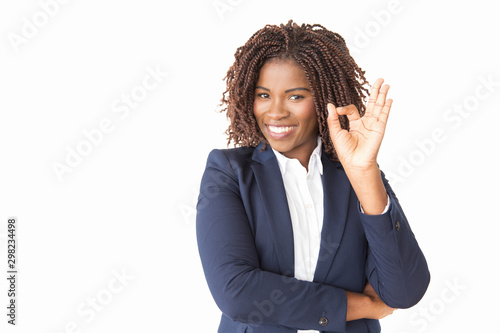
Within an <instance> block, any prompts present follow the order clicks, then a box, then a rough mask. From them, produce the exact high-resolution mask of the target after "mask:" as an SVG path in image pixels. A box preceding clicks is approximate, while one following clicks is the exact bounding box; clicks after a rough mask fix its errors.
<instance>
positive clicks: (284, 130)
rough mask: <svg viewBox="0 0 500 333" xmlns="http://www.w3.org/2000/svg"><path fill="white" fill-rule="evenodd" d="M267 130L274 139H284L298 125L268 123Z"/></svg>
mask: <svg viewBox="0 0 500 333" xmlns="http://www.w3.org/2000/svg"><path fill="white" fill-rule="evenodd" d="M266 127H267V132H268V133H269V135H270V136H271V137H272V138H273V139H276V140H278V139H283V138H286V137H287V136H289V135H290V134H292V133H293V131H294V130H295V129H296V128H297V126H296V125H290V126H287V125H284V126H283V125H282V126H274V125H266Z"/></svg>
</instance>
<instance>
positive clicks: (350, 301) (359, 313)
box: [345, 290, 371, 321]
mask: <svg viewBox="0 0 500 333" xmlns="http://www.w3.org/2000/svg"><path fill="white" fill-rule="evenodd" d="M345 293H346V295H347V315H346V321H351V320H358V319H363V318H367V316H368V312H369V309H370V306H371V304H370V303H371V300H370V298H369V297H368V296H366V295H364V294H359V293H355V292H352V291H347V290H346V292H345Z"/></svg>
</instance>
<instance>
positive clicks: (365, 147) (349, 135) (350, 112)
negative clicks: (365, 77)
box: [328, 79, 392, 169]
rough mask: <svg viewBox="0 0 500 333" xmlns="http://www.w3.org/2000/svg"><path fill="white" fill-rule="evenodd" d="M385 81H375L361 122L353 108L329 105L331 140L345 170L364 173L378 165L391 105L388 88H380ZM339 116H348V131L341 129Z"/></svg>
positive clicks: (352, 106) (386, 86) (351, 106)
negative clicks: (351, 169) (350, 169)
mask: <svg viewBox="0 0 500 333" xmlns="http://www.w3.org/2000/svg"><path fill="white" fill-rule="evenodd" d="M383 81H384V80H383V79H378V80H377V81H375V84H374V85H373V88H372V91H371V93H370V99H369V101H368V104H367V105H366V112H365V115H364V116H363V117H362V118H361V117H360V116H359V112H358V110H357V109H356V107H355V106H354V105H352V104H351V105H348V106H345V107H342V108H335V107H334V106H333V105H331V104H330V105H328V108H329V111H330V116H329V117H328V126H329V129H330V137H331V139H332V142H333V145H334V147H335V151H336V152H337V156H338V157H339V160H340V162H341V163H342V165H343V166H344V167H349V168H358V169H363V168H368V167H370V166H372V165H373V164H376V161H377V154H378V151H379V148H380V145H381V143H382V138H383V137H384V133H385V127H386V124H387V118H388V116H389V111H390V109H391V105H392V100H391V99H389V100H387V101H386V96H387V91H388V90H389V86H388V85H385V86H383V87H382V88H380V87H381V85H382V83H383ZM339 115H347V118H348V119H349V127H350V129H349V131H347V130H345V129H342V128H341V127H340V122H339V119H338V116H339Z"/></svg>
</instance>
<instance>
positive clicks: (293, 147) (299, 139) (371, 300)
mask: <svg viewBox="0 0 500 333" xmlns="http://www.w3.org/2000/svg"><path fill="white" fill-rule="evenodd" d="M382 82H383V80H382V79H379V80H377V81H376V82H375V84H374V87H373V89H372V93H371V94H370V101H369V102H368V105H367V112H366V114H365V117H366V118H365V117H363V118H360V117H359V113H358V111H357V109H356V107H355V106H353V105H349V106H346V107H343V108H335V106H333V105H331V104H329V105H328V111H329V117H328V125H329V128H330V137H331V138H332V142H333V144H334V146H335V150H336V151H337V154H338V156H339V159H340V162H341V163H342V165H343V167H344V170H345V171H346V174H347V176H348V178H349V181H350V182H351V185H352V186H353V188H354V190H355V192H356V194H357V196H358V198H359V200H360V203H361V206H362V207H363V209H364V211H365V213H366V214H380V213H381V212H382V211H383V210H384V208H385V206H386V205H387V193H386V191H385V187H384V185H383V182H382V179H381V177H380V170H379V169H378V167H377V163H376V156H377V153H378V149H379V147H380V143H381V141H382V137H383V134H384V130H385V124H386V122H387V116H388V113H389V110H390V106H391V104H392V100H388V101H387V102H386V101H385V96H386V94H387V91H388V89H389V86H387V85H385V86H384V87H382V88H381V86H382ZM325 107H326V106H325ZM254 115H255V118H256V120H257V123H258V125H259V128H260V130H261V132H262V133H263V135H264V137H265V138H266V139H267V141H268V142H269V144H270V146H271V147H272V148H273V149H275V150H277V151H279V152H280V153H282V154H283V155H284V156H286V157H288V158H292V159H293V158H295V159H297V160H299V162H300V163H301V164H302V166H304V168H306V170H307V167H308V163H309V158H310V156H311V154H312V152H313V150H314V149H315V148H316V145H317V142H316V140H317V136H318V133H319V131H318V117H317V114H316V110H315V106H314V100H313V94H312V89H311V87H310V86H309V82H308V81H307V78H306V75H305V72H304V70H303V68H302V67H301V66H300V65H299V64H297V63H296V62H295V61H293V60H278V59H271V60H268V61H267V62H266V63H265V64H264V65H263V67H262V68H261V70H260V73H259V79H258V81H257V84H256V89H255V99H254ZM339 115H347V116H348V118H349V121H350V123H351V131H346V130H343V129H341V128H340V124H339V122H338V116H339ZM346 295H347V317H346V320H347V321H350V320H356V319H362V318H367V319H382V318H384V317H386V316H387V315H390V314H392V313H393V311H394V310H395V309H393V308H391V307H389V306H387V305H386V304H385V303H384V302H382V300H381V299H380V297H379V296H378V295H377V294H376V293H375V291H374V290H373V288H372V286H371V285H370V284H369V283H367V284H366V286H365V289H364V291H363V293H355V292H351V291H347V290H346Z"/></svg>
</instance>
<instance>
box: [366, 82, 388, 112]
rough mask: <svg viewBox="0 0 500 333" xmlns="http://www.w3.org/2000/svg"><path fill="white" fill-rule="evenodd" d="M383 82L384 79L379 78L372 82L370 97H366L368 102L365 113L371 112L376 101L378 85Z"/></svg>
mask: <svg viewBox="0 0 500 333" xmlns="http://www.w3.org/2000/svg"><path fill="white" fill-rule="evenodd" d="M382 83H384V79H382V78H379V79H377V80H376V81H375V83H373V87H372V89H371V91H370V98H369V99H368V104H366V113H369V114H370V113H373V109H374V108H375V103H376V102H377V97H378V93H379V90H380V87H381V86H382Z"/></svg>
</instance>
